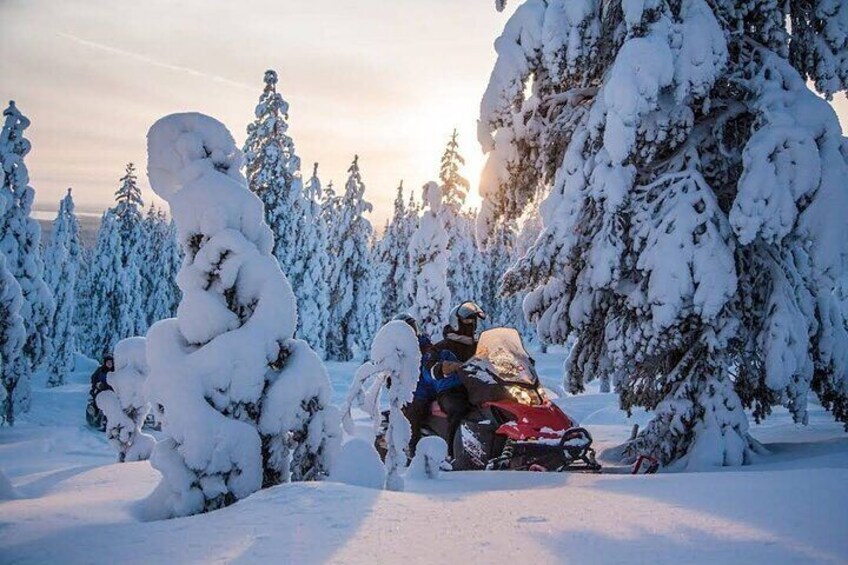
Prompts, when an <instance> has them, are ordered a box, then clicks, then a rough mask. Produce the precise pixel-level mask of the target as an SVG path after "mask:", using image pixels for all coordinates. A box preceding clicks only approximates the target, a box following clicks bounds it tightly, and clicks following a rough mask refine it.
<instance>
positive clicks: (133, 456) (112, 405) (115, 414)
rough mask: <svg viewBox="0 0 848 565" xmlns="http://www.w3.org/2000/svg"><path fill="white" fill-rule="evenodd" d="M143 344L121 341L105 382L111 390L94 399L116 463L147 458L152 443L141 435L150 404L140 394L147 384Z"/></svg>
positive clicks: (139, 340)
mask: <svg viewBox="0 0 848 565" xmlns="http://www.w3.org/2000/svg"><path fill="white" fill-rule="evenodd" d="M146 341H147V340H145V339H144V338H143V337H130V338H127V339H122V340H121V341H119V342H118V343H117V344H116V345H115V370H114V371H113V372H112V373H109V376H108V377H107V380H108V382H109V386H111V387H112V390H105V391H103V392H101V393H100V394H98V395H97V399H96V400H97V406H98V408H100V410H102V411H103V415H104V416H106V438H107V439H108V440H109V443H111V444H112V446H113V447H114V448H115V451H116V452H117V453H118V462H120V463H124V462H127V461H143V460H146V459H149V458H150V454H151V452H152V451H153V446H154V445H155V444H156V440H155V439H154V438H153V436H151V435H150V434H146V433H144V432H143V431H141V427H142V426H143V425H144V420H145V418H147V413H148V412H150V403H149V402H147V398H146V396H145V393H144V383H145V381H146V380H147V373H148V366H147V352H146V347H147V344H146Z"/></svg>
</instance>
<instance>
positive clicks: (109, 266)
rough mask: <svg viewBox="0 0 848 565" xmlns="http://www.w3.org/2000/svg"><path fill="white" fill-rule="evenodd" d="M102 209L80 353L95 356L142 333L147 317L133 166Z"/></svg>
mask: <svg viewBox="0 0 848 565" xmlns="http://www.w3.org/2000/svg"><path fill="white" fill-rule="evenodd" d="M120 180H121V185H120V186H119V187H118V190H117V191H115V200H116V202H115V206H114V207H112V208H110V209H109V210H107V211H106V213H105V214H104V215H103V219H102V221H101V223H100V228H99V229H98V232H97V243H96V244H95V247H94V251H93V252H92V260H91V264H90V265H89V269H88V277H87V283H88V294H89V303H88V309H89V316H90V317H91V323H92V327H91V332H90V334H89V335H88V336H86V338H87V339H86V340H85V342H84V344H85V347H84V352H85V353H86V354H87V355H89V356H90V357H95V358H99V357H100V356H101V355H103V354H104V353H106V352H109V351H111V349H112V348H113V347H114V345H115V344H116V343H117V342H118V341H120V340H122V339H125V338H127V337H132V336H134V335H138V334H139V333H144V331H145V330H146V329H147V314H146V312H145V305H144V297H145V293H144V285H143V284H142V275H141V272H142V264H143V255H142V251H143V237H144V232H143V217H142V208H143V206H144V202H143V201H142V199H141V189H140V188H139V186H138V177H137V176H136V173H135V166H134V165H133V164H132V163H128V164H127V167H126V170H125V172H124V176H123V177H121V179H120Z"/></svg>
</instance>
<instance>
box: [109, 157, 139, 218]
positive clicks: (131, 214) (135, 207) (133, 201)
mask: <svg viewBox="0 0 848 565" xmlns="http://www.w3.org/2000/svg"><path fill="white" fill-rule="evenodd" d="M115 201H116V205H115V215H116V216H117V217H119V218H121V219H122V220H130V221H134V222H140V221H141V210H142V209H143V208H144V200H142V198H141V188H139V186H138V175H136V172H135V165H134V164H133V163H127V166H126V170H125V171H124V176H122V177H121V186H119V187H118V190H116V191H115Z"/></svg>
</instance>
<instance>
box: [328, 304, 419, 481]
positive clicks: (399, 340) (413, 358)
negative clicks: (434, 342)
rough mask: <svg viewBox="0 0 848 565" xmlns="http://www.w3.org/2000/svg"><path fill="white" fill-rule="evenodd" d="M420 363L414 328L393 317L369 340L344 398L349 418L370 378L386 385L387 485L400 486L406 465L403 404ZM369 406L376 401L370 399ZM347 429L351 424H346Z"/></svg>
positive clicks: (408, 430)
mask: <svg viewBox="0 0 848 565" xmlns="http://www.w3.org/2000/svg"><path fill="white" fill-rule="evenodd" d="M420 367H421V352H420V351H419V347H418V337H417V336H416V335H415V331H414V330H413V329H412V328H411V327H410V326H409V324H407V323H406V322H404V321H401V320H393V321H391V322H389V323H388V324H386V325H384V326H383V327H382V328H380V331H379V332H377V335H376V336H375V337H374V342H373V343H372V344H371V357H370V360H369V361H367V362H366V363H364V364H363V365H362V366H361V367H360V368H359V369H358V370H357V372H356V376H355V377H354V383H353V386H352V387H351V392H349V393H348V401H347V402H346V411H345V413H346V420H347V421H348V422H349V421H350V406H351V403H352V402H351V401H352V400H353V399H354V398H355V397H357V396H358V394H360V393H358V392H357V390H359V391H361V390H362V388H363V386H364V384H365V382H366V381H367V380H368V379H369V378H374V379H375V382H376V383H380V384H378V385H376V386H378V387H379V386H382V385H383V384H385V385H386V396H387V397H388V404H389V425H388V427H387V429H386V449H387V453H386V461H385V463H386V489H387V490H396V491H401V490H403V476H402V473H403V469H404V468H405V467H406V460H407V458H406V449H407V447H408V446H409V441H410V439H411V438H412V428H411V427H410V425H409V421H408V420H407V419H406V416H405V415H404V414H403V407H404V405H406V404H408V403H409V402H412V393H413V392H414V391H415V385H416V384H417V383H418V375H419V371H420ZM378 394H379V388H378V389H377V391H374V390H373V386H372V389H371V390H370V391H369V395H370V396H371V398H377V397H378ZM372 402H373V404H370V405H371V406H372V407H376V406H378V402H379V401H372ZM369 415H370V416H371V417H372V419H373V418H375V417H379V410H374V408H372V409H371V410H370V411H369ZM347 427H348V430H349V431H350V425H349V424H348V426H347Z"/></svg>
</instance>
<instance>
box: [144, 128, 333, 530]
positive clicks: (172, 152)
mask: <svg viewBox="0 0 848 565" xmlns="http://www.w3.org/2000/svg"><path fill="white" fill-rule="evenodd" d="M148 154H149V162H148V175H149V178H150V184H151V186H152V187H153V189H154V190H155V191H156V193H157V194H159V196H161V197H162V198H164V199H165V200H166V201H168V203H169V205H170V209H171V215H172V216H173V218H174V220H175V222H176V225H177V230H178V234H179V240H180V243H181V245H182V246H183V249H184V251H185V255H186V258H185V261H184V262H183V266H182V269H181V270H180V274H179V277H178V281H179V285H180V289H181V290H182V299H181V301H180V306H179V308H178V311H177V317H176V318H174V319H169V320H163V321H161V322H158V323H156V324H154V325H153V326H152V327H151V328H150V331H149V332H148V334H147V360H148V363H149V366H150V373H149V375H148V381H147V394H148V398H149V400H150V401H151V402H152V403H154V404H155V405H156V406H157V413H159V414H161V415H162V416H163V428H162V431H163V433H164V435H165V439H164V440H163V441H161V442H159V443H157V444H156V448H155V449H154V452H153V456H152V458H151V463H152V464H153V466H154V467H155V468H157V469H158V470H159V471H160V472H161V473H162V476H163V480H162V483H160V486H159V488H158V489H157V493H156V495H155V498H156V499H158V500H164V501H165V503H166V506H167V508H166V512H165V514H166V515H185V514H192V513H196V512H202V511H207V510H212V509H215V508H220V507H222V506H226V505H228V504H231V503H233V502H235V501H236V500H238V499H241V498H244V497H245V496H247V495H249V494H250V493H252V492H254V491H256V490H257V489H259V488H260V487H262V486H271V485H274V484H278V483H280V482H282V481H286V480H289V479H290V478H291V479H293V480H307V479H320V478H322V477H323V476H325V475H326V474H327V472H328V471H329V467H330V466H331V464H332V461H333V457H334V454H335V452H336V448H337V446H338V442H339V439H340V424H339V417H338V411H337V410H336V409H335V408H334V407H333V406H332V405H330V396H331V388H330V382H329V378H328V376H327V372H326V370H325V368H324V366H323V364H322V363H321V360H320V359H319V358H318V356H317V355H316V354H315V352H314V351H313V350H312V349H310V347H309V345H307V343H306V342H304V341H301V340H298V339H294V337H293V336H294V332H295V324H296V320H297V310H296V301H295V297H294V293H293V291H292V289H291V286H290V285H289V283H288V281H287V279H286V277H285V275H284V274H283V273H282V272H281V271H280V267H279V264H278V262H277V260H276V258H275V257H274V256H273V254H272V251H273V244H274V237H273V234H272V233H271V230H270V229H269V227H268V224H267V223H266V222H265V221H264V216H263V214H264V211H263V207H262V202H261V201H260V200H259V198H258V197H257V196H256V195H254V194H253V193H251V191H250V190H248V188H247V183H246V182H245V179H244V177H243V176H242V175H241V173H240V168H241V163H242V154H241V152H240V151H239V150H238V149H237V148H236V146H235V143H234V141H233V138H232V136H231V135H230V133H229V132H228V131H227V129H226V128H225V127H224V126H223V124H221V123H220V122H218V121H217V120H214V119H212V118H210V117H208V116H204V115H201V114H174V115H171V116H166V117H164V118H162V119H160V120H159V121H157V122H156V123H155V124H154V125H153V126H152V127H151V129H150V132H149V134H148ZM189 171H190V174H189Z"/></svg>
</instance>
